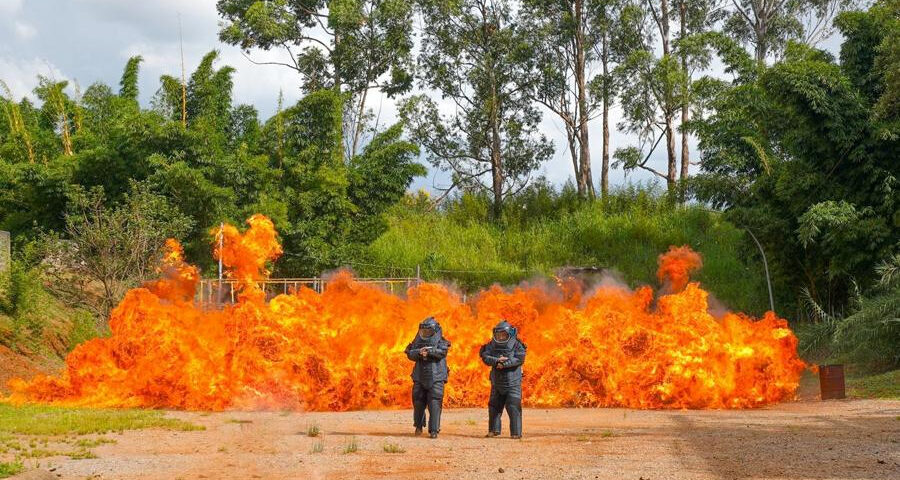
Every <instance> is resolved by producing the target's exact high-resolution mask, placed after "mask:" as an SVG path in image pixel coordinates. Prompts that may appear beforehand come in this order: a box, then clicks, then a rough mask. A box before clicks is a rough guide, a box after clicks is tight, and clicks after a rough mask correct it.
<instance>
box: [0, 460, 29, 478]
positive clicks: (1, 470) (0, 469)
mask: <svg viewBox="0 0 900 480" xmlns="http://www.w3.org/2000/svg"><path fill="white" fill-rule="evenodd" d="M23 470H25V465H23V464H22V462H21V461H19V460H16V461H13V462H0V478H6V477H11V476H13V475H15V474H17V473H19V472H21V471H23Z"/></svg>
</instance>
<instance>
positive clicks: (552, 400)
mask: <svg viewBox="0 0 900 480" xmlns="http://www.w3.org/2000/svg"><path fill="white" fill-rule="evenodd" d="M248 224H249V228H248V229H247V230H246V231H245V232H243V233H241V232H240V231H239V230H238V229H237V228H235V227H233V226H227V227H225V229H224V230H223V231H222V232H221V233H220V232H218V231H216V232H214V233H215V234H221V235H222V236H223V246H222V248H221V249H219V248H217V249H216V252H215V254H216V255H217V256H219V255H221V258H222V261H223V264H224V265H225V266H226V267H228V270H229V275H230V276H231V277H232V278H234V279H236V280H237V281H238V282H239V284H240V293H239V295H238V301H237V303H235V304H234V305H228V306H225V307H224V308H223V309H220V310H206V309H202V308H200V307H199V306H197V305H196V304H195V303H194V299H193V297H194V292H195V291H196V288H197V283H198V280H199V272H198V270H197V268H196V267H193V266H191V265H188V264H186V263H185V262H184V260H183V257H182V251H181V247H180V246H179V245H178V243H177V242H175V241H174V240H173V241H170V242H169V243H168V244H167V247H168V253H167V254H166V255H165V257H164V259H163V263H162V265H161V267H160V279H159V280H157V281H154V282H150V283H148V284H146V285H144V286H143V287H141V288H136V289H133V290H131V291H130V292H128V294H127V295H126V296H125V298H124V299H123V300H122V302H121V303H120V304H119V305H118V307H116V309H115V310H114V311H113V312H112V314H111V317H110V321H109V324H110V330H111V335H110V336H109V337H107V338H98V339H94V340H91V341H88V342H85V343H83V344H81V345H79V346H78V347H77V348H76V349H75V350H73V351H72V353H71V354H69V356H68V357H67V359H66V369H65V370H64V371H63V372H62V373H61V374H60V375H59V376H55V377H50V376H38V377H36V378H34V379H32V380H31V381H24V380H21V379H17V380H13V381H11V382H10V387H11V389H12V392H13V393H12V395H11V397H10V400H12V401H14V402H47V403H56V404H64V405H80V406H108V407H152V408H178V409H189V410H223V409H267V408H272V409H274V408H278V409H297V410H352V409H375V408H391V407H408V406H409V405H410V394H409V389H410V380H409V372H410V370H411V367H412V365H411V363H410V362H409V361H408V360H407V359H406V357H405V356H404V354H403V349H404V347H405V346H406V344H407V343H408V342H409V341H410V340H411V339H412V336H413V335H415V332H416V326H417V325H418V323H419V322H420V321H421V320H422V319H423V318H425V317H427V316H432V315H433V316H435V317H436V318H437V319H438V321H440V322H441V324H442V326H443V330H444V335H445V337H446V338H448V339H449V340H450V341H451V342H452V344H453V345H452V347H451V349H450V353H449V356H448V364H449V365H450V380H449V382H448V384H447V388H446V396H445V405H447V406H451V407H454V406H455V407H462V406H484V405H485V404H486V402H487V397H488V393H489V385H490V384H489V380H488V369H487V367H485V366H484V365H483V364H482V363H481V361H480V359H479V358H478V347H479V346H480V345H481V344H482V343H484V342H486V341H488V339H489V337H490V332H491V327H492V326H493V325H494V324H495V323H496V322H497V321H498V320H500V319H506V320H508V321H510V322H511V323H513V324H514V325H516V326H517V327H518V328H519V332H520V333H519V336H520V338H521V339H523V340H524V341H525V342H526V343H527V344H528V358H527V361H526V363H525V366H524V375H525V377H524V385H523V390H524V396H525V399H524V400H525V404H526V405H529V406H547V407H563V406H579V407H596V406H624V407H633V408H679V409H680V408H751V407H758V406H762V405H767V404H771V403H774V402H778V401H781V400H786V399H790V398H792V397H793V395H794V392H795V390H796V388H797V385H798V380H799V377H800V374H801V372H802V370H803V369H804V363H803V362H802V361H801V360H800V359H799V358H798V356H797V338H796V337H795V336H794V334H793V332H791V330H790V329H789V328H788V325H787V322H786V321H785V320H784V319H781V318H778V317H777V316H776V315H775V314H774V313H772V312H768V313H766V314H765V315H764V316H763V318H761V319H759V320H754V319H752V318H750V317H748V316H746V315H743V314H739V313H726V314H724V316H721V317H720V318H715V317H714V316H713V315H711V314H710V313H709V312H708V308H707V297H708V293H707V292H706V291H705V290H703V289H702V288H700V285H699V284H698V283H690V282H689V278H688V274H689V273H690V271H692V270H695V269H697V268H699V267H700V264H701V262H700V256H699V255H698V254H697V253H695V252H693V251H692V250H690V249H689V248H688V247H680V248H672V249H670V250H669V252H668V253H666V254H664V255H661V256H660V259H659V263H660V264H659V274H658V276H659V278H660V281H661V282H663V283H665V284H666V285H667V287H666V291H667V292H668V293H667V294H665V295H661V296H658V297H655V295H654V292H653V290H652V289H651V288H650V287H646V286H645V287H640V288H638V289H637V290H634V291H632V290H629V289H627V288H625V287H622V286H618V285H601V286H600V287H598V288H597V289H596V290H594V291H592V292H585V291H583V288H582V287H581V286H580V284H579V283H578V282H575V281H573V280H570V279H567V280H564V281H561V282H560V284H559V285H558V286H554V287H545V286H539V285H525V286H520V287H517V288H513V289H503V288H500V287H499V286H494V287H492V288H490V289H487V290H485V291H483V292H481V293H480V294H479V295H478V296H477V297H475V299H474V300H472V301H470V302H468V303H466V302H464V301H463V300H462V299H461V297H460V295H458V294H457V293H455V292H454V291H453V290H452V289H450V288H448V287H446V286H444V285H440V284H434V283H422V284H420V285H418V286H416V287H413V288H411V289H409V291H408V292H407V294H406V296H405V297H402V298H401V297H398V296H395V295H391V294H389V293H387V292H385V291H383V290H380V289H378V288H376V287H373V286H368V285H364V284H361V283H357V282H356V281H354V279H353V277H352V275H351V274H349V273H347V272H339V273H337V274H336V275H335V276H334V278H332V279H331V280H330V282H329V283H328V285H327V288H326V289H325V291H324V292H322V293H321V294H320V293H317V292H315V291H313V290H310V289H307V288H301V289H299V290H298V291H296V292H291V293H289V294H284V295H278V296H277V297H275V298H273V299H271V300H270V301H268V302H267V301H266V299H265V295H264V293H263V292H262V290H261V289H260V287H259V286H258V284H257V281H258V280H260V279H262V278H264V277H265V275H266V264H267V262H269V261H271V260H274V259H275V258H277V256H278V255H279V254H280V253H281V248H280V246H279V244H278V241H277V235H276V232H275V228H274V226H273V224H272V222H271V221H269V219H267V218H265V217H263V216H261V215H257V216H254V217H252V218H251V219H250V220H248Z"/></svg>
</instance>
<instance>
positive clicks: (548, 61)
mask: <svg viewBox="0 0 900 480" xmlns="http://www.w3.org/2000/svg"><path fill="white" fill-rule="evenodd" d="M612 3H614V2H613V1H611V0H526V1H525V2H523V4H522V8H523V9H524V12H523V15H522V16H523V17H524V22H525V24H526V26H525V28H524V31H526V32H530V33H531V38H530V39H529V41H530V43H531V44H532V45H533V48H534V49H535V60H536V62H535V75H537V77H538V78H539V81H538V82H536V83H535V88H534V91H533V95H534V98H535V100H537V101H538V102H539V103H541V104H542V105H544V106H545V107H546V108H548V109H549V110H550V111H552V112H553V113H554V114H556V115H557V116H558V117H559V118H560V120H562V122H563V125H564V126H565V128H566V136H567V141H568V147H569V153H570V155H571V157H572V165H573V167H574V171H575V185H576V187H577V189H578V194H579V195H580V196H582V197H593V196H594V195H595V192H594V184H593V175H592V173H591V151H590V141H589V129H588V122H590V121H591V120H592V119H593V118H595V117H596V115H597V110H598V109H599V108H600V106H601V103H602V101H603V99H605V98H606V97H600V98H594V95H593V93H594V92H592V91H591V89H590V86H591V83H593V82H595V81H600V82H602V81H603V79H601V78H598V77H599V76H600V75H599V74H598V75H595V76H594V77H591V76H590V69H589V67H590V64H592V63H593V62H595V61H597V60H598V59H599V58H598V57H600V56H601V55H602V48H601V44H602V39H604V38H605V37H607V36H608V35H609V29H610V27H611V26H612V22H611V21H610V18H609V10H611V9H612V6H611V4H612ZM607 141H608V139H607V138H604V147H606V142H607ZM603 172H604V171H603V170H601V185H604V184H606V183H607V182H606V174H605V173H603ZM604 194H605V191H604Z"/></svg>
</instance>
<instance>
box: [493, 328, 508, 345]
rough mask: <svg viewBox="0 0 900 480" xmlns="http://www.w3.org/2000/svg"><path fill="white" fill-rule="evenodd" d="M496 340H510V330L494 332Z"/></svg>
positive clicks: (503, 341)
mask: <svg viewBox="0 0 900 480" xmlns="http://www.w3.org/2000/svg"><path fill="white" fill-rule="evenodd" d="M494 341H495V342H497V343H506V342H507V341H509V332H507V331H506V330H497V331H496V332H494Z"/></svg>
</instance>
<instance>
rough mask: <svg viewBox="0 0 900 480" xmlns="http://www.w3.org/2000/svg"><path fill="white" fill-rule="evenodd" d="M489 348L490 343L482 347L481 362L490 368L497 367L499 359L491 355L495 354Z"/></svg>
mask: <svg viewBox="0 0 900 480" xmlns="http://www.w3.org/2000/svg"><path fill="white" fill-rule="evenodd" d="M489 346H490V344H489V343H487V344H484V345H482V346H481V351H480V352H479V354H480V355H481V361H482V362H484V364H485V365H487V366H489V367H496V366H497V361H498V360H499V358H497V357H494V356H492V355H491V353H493V352H491V351H490V348H488V347H489Z"/></svg>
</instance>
